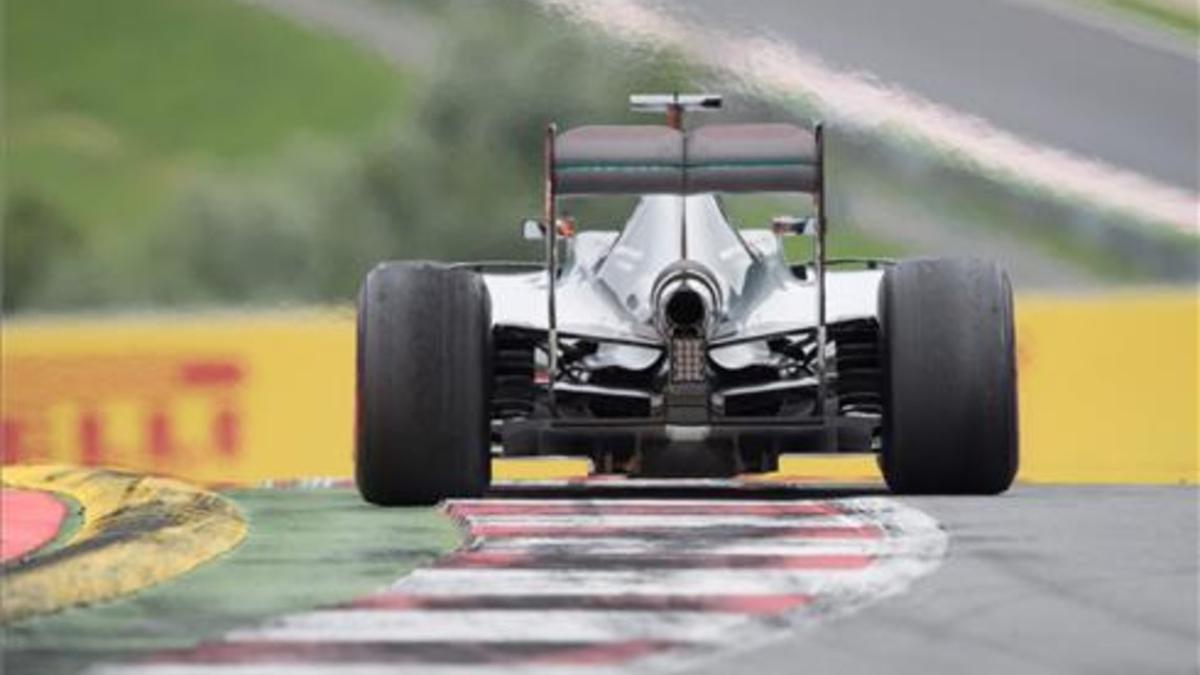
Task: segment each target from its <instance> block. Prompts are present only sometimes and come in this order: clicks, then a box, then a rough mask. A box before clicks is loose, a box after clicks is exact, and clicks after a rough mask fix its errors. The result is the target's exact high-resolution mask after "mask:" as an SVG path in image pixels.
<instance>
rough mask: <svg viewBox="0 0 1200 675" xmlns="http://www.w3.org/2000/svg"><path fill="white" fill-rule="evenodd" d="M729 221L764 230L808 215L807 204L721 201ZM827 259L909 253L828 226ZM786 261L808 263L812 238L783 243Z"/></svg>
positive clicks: (845, 227)
mask: <svg viewBox="0 0 1200 675" xmlns="http://www.w3.org/2000/svg"><path fill="white" fill-rule="evenodd" d="M724 204H725V209H726V211H727V213H728V214H729V218H730V220H731V221H732V222H734V223H735V224H736V225H737V226H738V227H749V228H767V227H770V226H771V219H772V218H773V217H774V216H777V215H784V214H787V215H807V214H808V212H809V210H810V207H809V205H808V204H807V200H806V201H805V202H804V203H802V204H801V203H797V202H795V201H794V200H791V201H789V200H785V199H784V198H781V197H778V196H766V195H762V196H759V195H754V196H737V197H728V198H726V199H725V200H724ZM825 245H826V257H828V258H897V257H901V256H903V255H904V254H905V253H907V252H908V248H907V247H905V246H904V245H903V244H902V243H898V242H894V241H890V240H886V239H882V238H880V237H877V236H873V235H871V234H868V233H866V232H864V231H863V230H861V229H860V228H858V227H856V226H855V225H854V223H845V222H836V221H834V222H831V223H830V224H829V232H828V234H827V236H826V239H825ZM783 246H784V248H783V251H784V255H785V257H786V258H787V259H788V260H789V261H791V262H803V261H806V260H809V259H811V257H812V246H813V240H812V238H811V237H787V238H786V239H784V242H783Z"/></svg>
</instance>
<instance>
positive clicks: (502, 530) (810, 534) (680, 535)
mask: <svg viewBox="0 0 1200 675" xmlns="http://www.w3.org/2000/svg"><path fill="white" fill-rule="evenodd" d="M471 533H472V534H473V535H475V536H477V537H480V538H482V539H491V538H499V537H573V538H577V537H596V538H601V537H643V538H647V539H659V540H662V539H687V540H691V539H697V538H704V539H710V540H719V539H723V540H725V541H730V540H735V539H755V538H773V537H784V538H787V537H793V538H798V539H811V538H821V539H877V538H879V537H881V536H883V534H882V532H881V531H880V529H879V528H878V527H876V526H874V525H847V526H834V525H829V526H808V525H783V526H780V525H769V524H760V525H700V526H693V527H687V528H675V527H671V526H666V525H662V526H659V527H621V526H616V525H599V526H572V525H562V524H554V525H532V524H531V525H479V526H476V527H474V528H472V529H471Z"/></svg>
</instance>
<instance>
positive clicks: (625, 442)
mask: <svg viewBox="0 0 1200 675" xmlns="http://www.w3.org/2000/svg"><path fill="white" fill-rule="evenodd" d="M714 100H717V101H718V102H719V99H715V97H711V96H697V97H679V96H666V97H640V98H639V97H635V107H638V106H640V107H641V108H643V109H655V110H662V111H665V112H666V113H667V116H668V124H667V125H666V126H650V125H646V126H641V125H638V126H623V127H618V126H592V127H579V128H576V129H572V130H568V131H565V132H562V133H559V132H558V131H557V129H555V128H554V127H553V125H551V127H550V128H548V129H547V134H546V149H545V169H546V181H545V190H546V194H545V213H544V214H543V217H542V219H541V220H540V231H541V232H543V233H544V240H545V247H546V249H545V250H546V264H545V266H544V267H541V268H538V269H527V268H523V267H521V266H519V265H507V264H503V263H464V266H468V267H471V268H474V269H476V270H477V271H479V272H480V273H481V275H482V277H483V279H484V281H485V283H486V285H487V289H488V292H489V294H490V297H491V306H492V309H491V311H492V324H493V339H494V352H493V353H494V358H493V368H494V372H495V384H494V389H493V394H492V429H493V436H494V439H495V440H496V441H498V442H499V443H500V444H501V445H502V447H503V452H504V453H505V454H508V455H534V454H583V455H588V456H590V457H591V458H592V460H593V461H594V462H595V464H596V466H597V468H598V469H599V470H601V471H616V472H628V473H633V474H639V475H661V476H691V475H703V476H711V475H728V474H733V473H739V472H747V471H769V470H773V469H774V468H776V466H777V461H778V456H779V455H780V454H782V453H784V452H873V451H877V450H878V446H879V431H880V421H881V415H882V410H881V391H880V390H881V379H880V378H881V372H882V370H881V367H880V363H879V345H878V343H879V324H878V320H877V312H878V310H877V304H878V301H877V298H878V292H879V284H880V280H881V277H882V274H883V272H882V269H881V265H886V264H887V261H876V260H829V259H827V258H826V255H825V246H824V239H825V233H826V229H827V228H826V225H827V221H826V218H825V208H824V166H823V154H824V153H823V138H822V132H821V128H820V126H819V125H818V126H816V127H815V128H814V129H813V130H811V131H810V130H808V129H803V128H800V127H796V126H793V125H786V124H753V125H725V124H722V125H707V126H700V127H697V128H695V129H691V130H686V131H685V130H684V129H683V125H682V116H683V112H684V111H685V110H688V109H694V108H703V107H713V105H714V103H713V102H714ZM718 104H719V103H718ZM741 192H790V193H799V194H802V195H804V194H807V195H811V197H812V203H813V210H812V215H811V216H810V217H807V218H796V219H781V220H778V221H776V223H775V224H774V226H773V227H772V229H759V230H755V229H739V228H737V227H735V226H734V225H733V224H731V223H730V221H729V218H728V217H727V215H726V213H725V212H724V210H723V204H722V199H721V195H722V194H723V193H741ZM606 194H636V195H639V196H640V199H639V201H638V204H637V206H636V208H635V209H634V211H633V213H632V214H631V215H630V217H629V219H628V221H627V222H626V223H625V226H624V227H623V228H622V229H621V230H620V231H613V232H605V231H585V232H580V233H578V234H574V233H572V235H571V236H569V237H563V236H561V234H562V229H563V228H561V227H560V226H559V224H560V220H559V218H558V208H559V206H558V203H559V200H560V199H561V198H564V197H568V196H574V195H606ZM791 234H804V235H807V236H811V237H812V238H813V246H812V251H813V255H812V259H811V260H808V261H806V262H803V263H797V264H791V263H789V262H788V261H787V260H786V259H785V256H784V252H783V244H782V237H783V236H785V235H791Z"/></svg>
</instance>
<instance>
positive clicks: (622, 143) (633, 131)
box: [543, 94, 827, 414]
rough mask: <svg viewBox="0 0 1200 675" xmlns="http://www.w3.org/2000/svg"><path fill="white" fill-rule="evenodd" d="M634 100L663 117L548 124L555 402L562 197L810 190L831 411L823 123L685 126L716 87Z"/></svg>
mask: <svg viewBox="0 0 1200 675" xmlns="http://www.w3.org/2000/svg"><path fill="white" fill-rule="evenodd" d="M630 102H631V103H632V105H633V107H634V109H635V110H638V111H642V112H666V114H667V124H666V126H658V125H596V126H583V127H577V128H575V129H569V130H567V131H564V132H562V133H561V134H560V133H558V129H557V127H556V126H555V125H554V124H549V125H547V127H546V138H545V152H544V155H543V163H544V167H543V168H544V175H545V185H544V187H545V193H544V195H545V201H544V202H543V211H544V213H543V215H544V217H545V221H544V228H545V232H546V233H547V235H548V236H547V237H546V276H547V282H548V284H547V285H548V287H549V288H548V293H547V305H548V306H547V310H548V315H549V317H548V318H549V324H548V331H547V338H548V339H547V353H548V354H547V355H548V357H549V358H548V366H549V378H550V386H549V391H548V393H549V403H550V408H551V410H555V409H556V402H555V396H554V384H553V383H554V382H555V380H556V377H557V373H558V350H559V344H558V321H557V311H556V303H557V298H556V293H555V285H556V277H557V273H558V272H557V271H558V242H557V234H558V227H557V225H556V223H557V222H558V217H557V214H558V198H559V197H561V196H570V195H600V194H655V193H657V194H664V193H665V194H678V195H688V194H695V193H701V192H793V193H795V192H799V193H807V194H810V195H812V197H813V206H814V212H815V213H814V217H813V218H812V221H813V227H812V228H811V231H810V233H811V234H812V235H813V236H814V238H815V243H814V245H813V267H814V277H815V282H816V290H817V303H816V305H817V307H816V310H817V312H816V313H817V316H816V317H815V319H816V323H817V369H818V372H817V389H818V395H817V401H819V402H820V403H819V405H820V412H821V413H822V414H824V412H825V411H824V402H825V398H826V397H825V389H826V386H827V383H826V377H825V375H826V364H825V358H826V357H825V343H826V332H825V230H826V221H825V171H824V166H825V159H824V158H825V150H824V133H823V131H822V126H821V125H820V124H819V123H818V124H816V125H815V126H814V128H813V130H812V131H809V130H807V129H803V128H801V127H798V126H795V125H793V124H710V125H707V126H701V127H698V128H695V129H691V130H686V131H685V130H684V129H683V113H684V111H686V110H703V109H706V108H709V109H711V108H719V107H720V106H721V98H720V97H719V96H715V95H708V94H701V95H680V94H670V95H638V96H634V97H632V99H631V101H630Z"/></svg>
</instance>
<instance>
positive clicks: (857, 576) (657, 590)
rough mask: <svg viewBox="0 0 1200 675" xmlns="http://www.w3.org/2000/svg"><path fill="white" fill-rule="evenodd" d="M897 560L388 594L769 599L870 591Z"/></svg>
mask: <svg viewBox="0 0 1200 675" xmlns="http://www.w3.org/2000/svg"><path fill="white" fill-rule="evenodd" d="M902 564H903V561H895V562H893V563H891V564H889V565H887V566H880V565H872V566H871V567H867V568H864V569H861V570H775V569H752V570H729V569H717V570H689V569H683V570H678V569H672V570H645V571H643V570H589V569H568V570H553V569H552V570H524V569H436V570H417V571H416V572H413V573H412V574H411V575H409V576H408V577H406V578H404V579H403V580H401V581H399V582H397V583H396V584H395V585H393V586H392V587H391V589H390V590H391V591H405V592H408V593H417V594H421V595H460V596H471V595H482V594H487V595H520V596H544V595H570V594H573V593H574V594H579V593H583V594H588V595H662V594H664V593H665V594H672V595H686V596H693V597H694V596H701V595H704V596H712V595H718V596H719V595H772V594H776V595H778V594H794V593H800V594H810V595H815V594H817V593H821V592H825V591H828V590H829V589H831V588H835V587H847V588H850V589H853V590H856V591H858V590H865V591H871V590H873V589H875V588H879V587H883V586H886V585H888V584H889V583H891V582H892V581H893V580H894V579H895V578H896V577H897V576H898V575H897V572H899V571H900V569H899V568H900V566H901V565H902Z"/></svg>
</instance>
